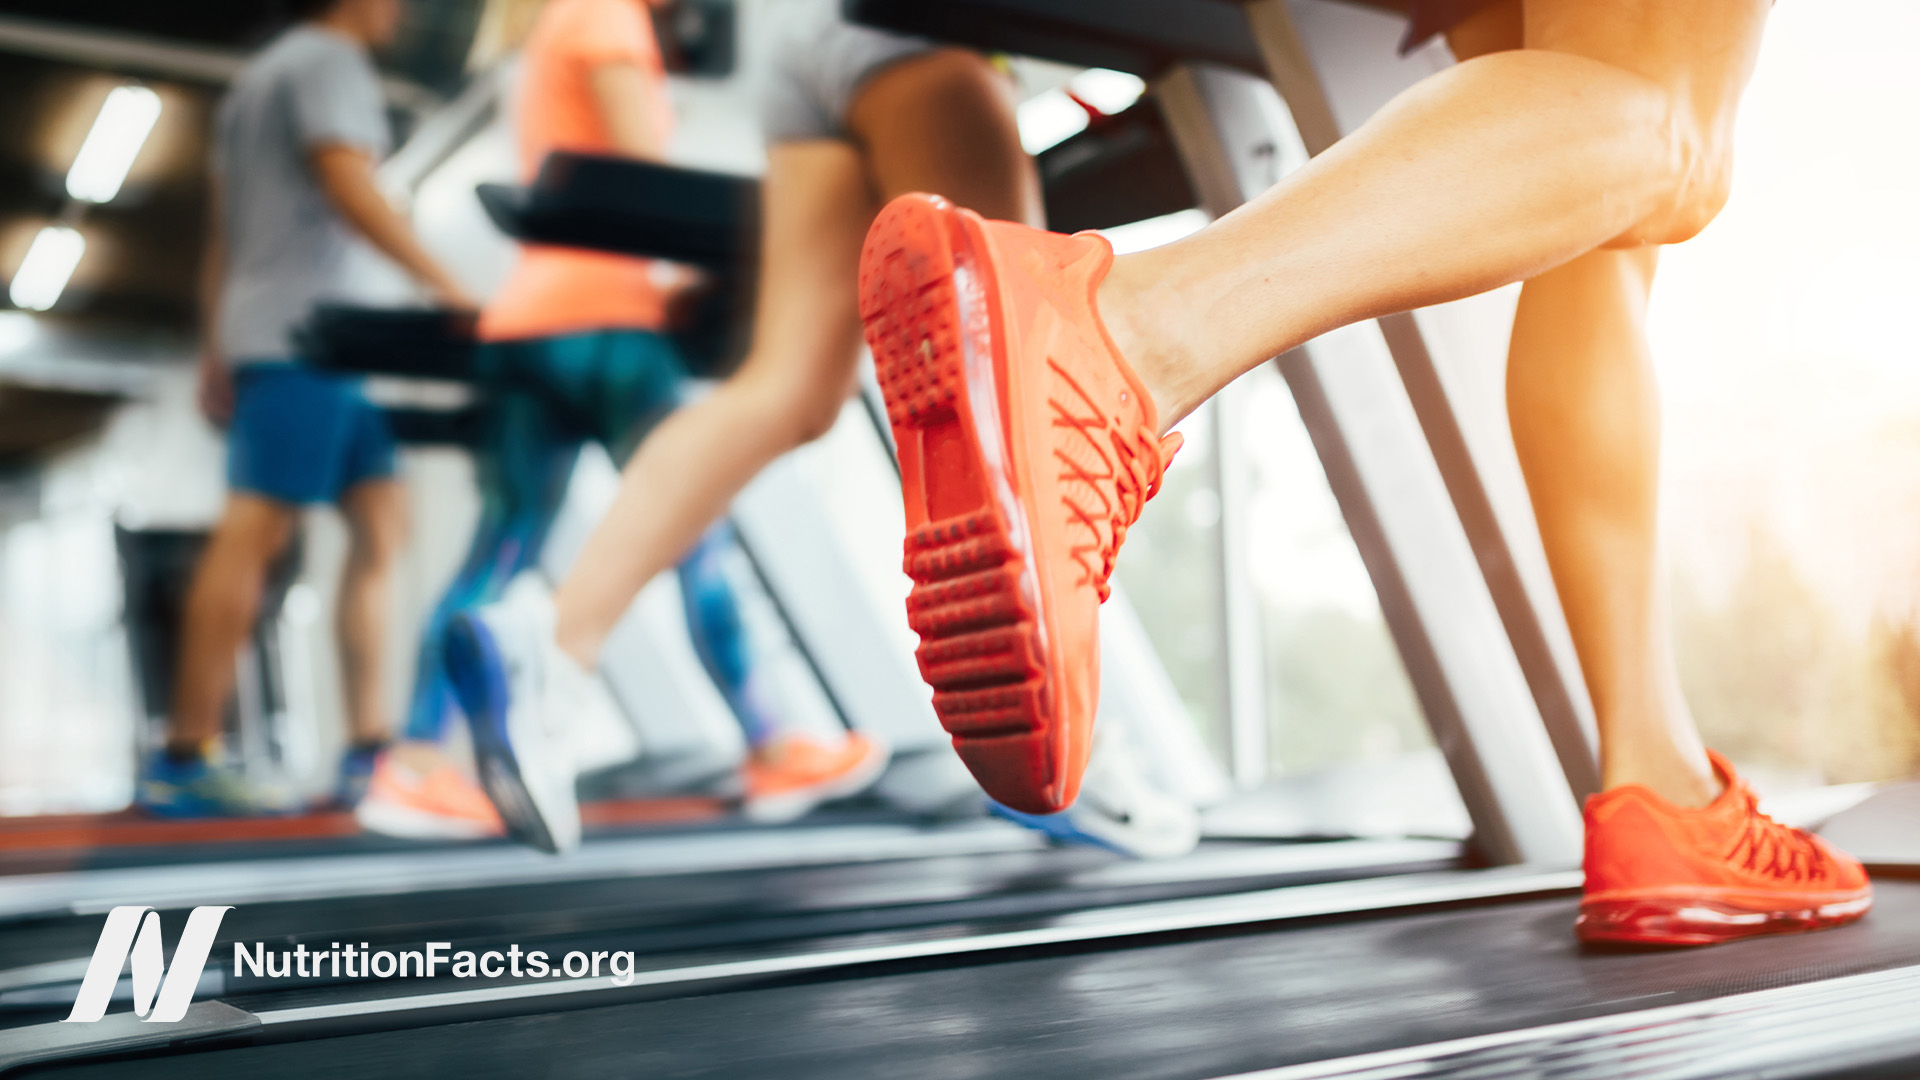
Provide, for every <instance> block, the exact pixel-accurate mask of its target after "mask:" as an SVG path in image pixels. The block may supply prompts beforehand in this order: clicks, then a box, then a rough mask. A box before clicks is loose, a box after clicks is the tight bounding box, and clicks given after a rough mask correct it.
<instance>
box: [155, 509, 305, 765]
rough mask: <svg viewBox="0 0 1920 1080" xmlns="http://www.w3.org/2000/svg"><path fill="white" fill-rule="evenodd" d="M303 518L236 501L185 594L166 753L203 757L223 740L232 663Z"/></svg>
mask: <svg viewBox="0 0 1920 1080" xmlns="http://www.w3.org/2000/svg"><path fill="white" fill-rule="evenodd" d="M296 514H297V511H296V510H295V509H294V508H293V507H291V506H288V505H287V504H285V503H280V502H275V501H273V500H271V499H264V498H261V497H259V496H257V495H246V494H240V493H235V494H233V495H232V496H230V497H229V498H228V499H227V507H226V510H225V511H224V512H223V513H222V515H221V517H220V523H219V524H218V525H217V526H215V527H214V530H213V537H212V539H211V540H209V541H208V543H207V549H206V552H205V553H204V554H203V555H201V556H200V565H199V567H198V568H197V569H196V570H195V571H194V574H193V584H192V585H191V586H190V587H189V590H188V593H187V610H186V617H185V619H184V620H183V623H184V625H183V626H182V627H181V630H180V636H181V640H180V667H179V673H178V675H177V677H176V679H175V681H174V688H173V718H172V728H171V730H170V731H169V732H168V739H167V741H168V746H169V748H170V749H172V750H174V751H176V752H180V753H183V754H184V753H198V752H199V751H201V750H202V749H204V748H205V747H206V746H207V745H208V744H210V743H212V742H213V741H214V740H215V739H217V738H219V736H220V722H221V717H222V714H223V712H224V711H225V709H226V704H227V697H228V695H230V694H232V693H233V680H234V660H235V657H236V656H237V655H238V654H239V652H240V646H241V645H242V644H243V643H244V642H245V641H246V640H247V635H249V634H251V633H252V632H253V621H254V618H255V617H256V615H257V614H258V613H259V610H260V592H261V588H262V586H263V585H264V583H265V581H266V576H267V567H268V566H269V565H270V564H271V563H272V562H273V560H274V558H275V557H276V556H278V555H279V554H280V552H281V551H283V550H285V548H286V546H287V541H288V540H290V539H291V538H292V537H293V527H294V523H295V520H296Z"/></svg>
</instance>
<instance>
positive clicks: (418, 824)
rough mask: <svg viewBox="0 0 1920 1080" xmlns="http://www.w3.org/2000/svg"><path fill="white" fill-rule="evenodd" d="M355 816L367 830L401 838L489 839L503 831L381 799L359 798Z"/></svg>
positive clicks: (464, 819) (475, 822)
mask: <svg viewBox="0 0 1920 1080" xmlns="http://www.w3.org/2000/svg"><path fill="white" fill-rule="evenodd" d="M353 819H354V820H355V821H356V822H358V823H359V824H360V827H361V828H362V829H365V830H366V831H368V832H371V833H379V834H380V835H381V836H391V837H394V838H395V839H398V840H490V839H493V838H495V837H498V836H499V835H501V833H500V830H499V829H497V828H494V827H492V826H488V825H482V824H480V823H479V822H477V821H469V820H468V819H466V818H456V817H448V816H446V815H444V814H436V813H433V812H432V811H430V810H420V809H416V808H415V807H411V806H407V805H405V804H404V803H395V802H385V801H382V800H380V799H362V800H360V805H359V806H357V807H355V808H354V811H353Z"/></svg>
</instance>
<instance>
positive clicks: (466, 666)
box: [442, 572, 624, 852]
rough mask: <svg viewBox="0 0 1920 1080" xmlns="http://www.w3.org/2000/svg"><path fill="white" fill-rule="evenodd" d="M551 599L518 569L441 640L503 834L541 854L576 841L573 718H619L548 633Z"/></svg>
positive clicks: (482, 779)
mask: <svg viewBox="0 0 1920 1080" xmlns="http://www.w3.org/2000/svg"><path fill="white" fill-rule="evenodd" d="M553 625H554V613H553V597H552V595H551V594H550V593H549V592H548V590H547V587H546V585H545V583H543V582H542V581H541V580H540V579H539V577H538V576H537V575H536V574H533V573H531V572H529V573H523V574H521V575H520V576H519V577H517V578H515V579H514V580H513V583H512V584H511V585H509V586H508V587H507V592H506V594H505V595H504V596H502V597H501V599H500V602H499V603H496V604H489V605H487V606H486V607H483V608H480V609H478V610H475V611H471V612H463V613H462V614H460V615H457V616H455V617H454V618H453V619H452V620H451V621H450V622H449V624H448V626H447V630H446V638H445V640H444V641H443V643H442V648H443V650H444V655H445V657H446V665H447V673H448V676H449V678H450V679H451V681H452V683H453V690H454V696H455V697H456V698H458V699H459V701H460V707H461V709H462V710H463V711H464V712H465V713H466V714H467V723H468V724H469V725H471V727H472V729H473V751H474V757H475V759H476V761H477V763H478V765H479V769H480V783H481V785H482V786H483V787H484V788H485V789H486V792H487V796H488V797H489V798H490V799H492V800H493V805H494V807H495V808H496V809H498V810H499V811H500V817H501V818H502V819H503V820H504V821H505V822H506V826H507V832H508V833H509V834H510V835H512V836H513V837H514V838H515V839H516V840H520V841H522V842H524V843H528V844H531V845H533V846H534V847H537V848H540V849H541V850H543V851H551V852H561V851H571V850H573V849H574V848H577V847H579V846H580V801H579V798H578V796H576V794H575V793H574V780H575V779H576V778H577V771H578V770H577V768H576V766H575V761H574V750H573V747H572V745H571V743H570V741H569V737H568V736H569V729H570V727H571V726H572V725H573V724H575V723H592V724H596V725H597V724H599V723H600V722H601V721H603V720H604V721H607V722H610V723H615V724H619V723H623V722H624V721H622V720H620V719H619V709H618V707H617V706H615V705H614V703H613V700H612V697H611V695H609V694H608V693H607V690H606V687H605V686H603V685H602V684H601V683H600V680H599V679H597V678H595V677H594V676H593V675H592V674H590V673H588V672H586V671H584V670H582V669H581V667H580V665H579V664H577V663H575V662H574V661H573V659H572V658H571V657H569V656H567V654H566V653H564V652H562V651H561V649H560V646H559V645H558V644H556V643H555V641H554V637H553Z"/></svg>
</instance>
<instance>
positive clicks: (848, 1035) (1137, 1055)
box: [32, 881, 1920, 1080]
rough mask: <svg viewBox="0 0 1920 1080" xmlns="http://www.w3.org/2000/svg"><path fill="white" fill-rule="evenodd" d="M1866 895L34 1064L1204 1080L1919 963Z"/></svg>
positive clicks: (1890, 914)
mask: <svg viewBox="0 0 1920 1080" xmlns="http://www.w3.org/2000/svg"><path fill="white" fill-rule="evenodd" d="M1878 887H1879V905H1878V907H1877V909H1876V910H1875V912H1874V914H1873V915H1871V916H1869V917H1868V918H1867V919H1866V920H1865V921H1864V922H1862V923H1860V924H1858V925H1855V926H1851V927H1846V928H1842V929H1839V930H1832V931H1827V932H1824V933H1819V934H1808V935H1802V936H1794V937H1783V938H1775V939H1770V940H1757V941H1749V942H1743V943H1739V944H1734V945H1725V946H1719V947H1716V948H1713V949H1707V950H1698V951H1675V952H1642V953H1582V952H1581V951H1580V950H1579V949H1578V948H1577V947H1576V946H1575V944H1574V941H1573V937H1572V934H1571V932H1570V926H1571V923H1572V919H1573V914H1574V909H1575V904H1574V902H1573V901H1571V900H1557V899H1556V900H1543V901H1533V902H1527V903H1516V904H1501V905H1494V906H1486V907H1471V908H1463V909H1457V910H1448V911H1434V912H1424V913H1418V914H1412V915H1404V916H1399V917H1392V918H1375V919H1363V920H1355V921H1336V922H1331V923H1324V924H1320V925H1302V926H1299V927H1296V928H1288V929H1284V930H1279V931H1274V932H1269V933H1264V934H1227V935H1221V936H1209V937H1202V938H1199V939H1196V940H1187V941H1177V942H1173V943H1160V944H1151V945H1144V946H1139V947H1134V948H1117V949H1107V950H1104V951H1088V952H1079V953H1074V954H1069V955H1035V956H1029V957H1027V958H1024V959H1017V960H1012V961H1007V962H1000V963H979V964H973V965H966V964H963V965H960V966H949V967H940V968H930V969H928V970H909V971H904V972H898V973H890V974H882V975H867V976H866V977H858V978H845V979H842V980H838V981H835V980H829V981H823V982H808V981H800V980H795V981H793V982H791V983H789V984H785V985H779V984H776V985H771V986H763V987H760V988H757V989H750V990H741V991H737V992H732V993H717V994H711V995H707V996H692V997H686V998H680V999H671V1000H663V1001H651V1002H643V1003H637V1004H631V1005H622V1006H614V1007H608V1008H601V1009H590V1010H582V1011H577V1012H564V1013H552V1014H546V1015H538V1016H524V1017H515V1018H511V1019H504V1020H493V1021H483V1022H475V1023H467V1024H455V1025H447V1026H443V1027H437V1028H425V1029H414V1030H408V1031H390V1032H382V1033H377V1034H366V1035H349V1036H343V1037H339V1038H334V1039H326V1040H319V1041H309V1042H303V1043H297V1044H289V1045H282V1046H255V1047H242V1048H236V1049H227V1050H217V1051H210V1052H207V1053H203V1054H194V1055H186V1056H180V1057H172V1058H162V1059H145V1060H139V1061H130V1062H120V1063H109V1062H102V1063H91V1064H76V1065H72V1066H67V1067H55V1068H49V1069H46V1070H43V1071H39V1072H35V1073H33V1074H32V1075H42V1076H62V1077H118V1076H129V1075H135V1074H137V1075H140V1076H142V1077H149V1076H151V1077H203V1076H207V1075H272V1076H274V1077H275V1078H276V1080H289V1078H292V1077H301V1076H319V1075H352V1074H355V1073H363V1072H376V1073H381V1074H385V1073H391V1072H401V1071H407V1070H408V1069H409V1068H410V1067H411V1069H412V1071H416V1072H418V1071H422V1070H425V1069H428V1068H431V1069H432V1070H434V1071H436V1072H439V1073H450V1074H451V1073H459V1074H463V1075H466V1076H470V1077H490V1076H525V1075H530V1074H538V1075H546V1076H579V1077H602V1076H633V1075H644V1076H648V1077H760V1076H764V1077H781V1078H793V1080H800V1078H814V1077H818V1078H821V1080H827V1078H833V1080H840V1078H843V1077H846V1076H849V1075H852V1076H914V1077H918V1078H928V1080H933V1078H941V1077H954V1078H959V1077H981V1076H994V1077H1001V1076H1048V1077H1052V1076H1098V1077H1103V1078H1111V1080H1133V1078H1142V1080H1144V1078H1149V1077H1151V1078H1156V1080H1160V1078H1171V1080H1180V1078H1188V1080H1202V1078H1211V1077H1221V1076H1228V1075H1232V1074H1235V1073H1242V1072H1250V1071H1255V1070H1259V1069H1265V1068H1272V1067H1275V1066H1282V1065H1289V1064H1295V1063H1301V1062H1310V1061H1318V1060H1323V1059H1327V1058H1338V1057H1346V1056H1349V1055H1356V1054H1362V1053H1366V1052H1370V1051H1379V1050H1384V1049H1391V1048H1394V1047H1404V1046H1416V1045H1420V1044H1425V1043H1431V1042H1440V1041H1443V1040H1449V1039H1459V1038H1465V1037H1469V1036H1475V1035H1484V1034H1490V1033H1494V1032H1502V1031H1508V1030H1511V1029H1515V1028H1527V1027H1537V1026H1541V1025H1546V1024H1553V1023H1560V1022H1566V1021H1570V1020H1579V1019H1582V1018H1586V1017H1594V1016H1603V1015H1608V1014H1613V1013H1622V1012H1631V1011H1638V1010H1646V1009H1656V1008H1660V1007H1664V1006H1672V1005H1680V1004H1685V1003H1687V1002H1692V1001H1701V1000H1705V999H1708V998H1713V997H1718V996H1722V995H1727V994H1737V993H1744V992H1748V991H1755V990H1765V989H1769V988H1773V987H1781V986H1790V985H1794V984H1798V983H1807V982H1813V981H1816V980H1821V979H1832V978H1839V977H1843V976H1848V975H1855V974H1860V973H1865V972H1873V971H1884V970H1890V969H1894V968H1900V967H1907V966H1912V965H1916V964H1920V884H1916V883H1911V882H1898V881H1883V882H1880V883H1879V886H1878ZM1395 1075H1404V1074H1401V1073H1396V1074H1395ZM1596 1075H1598V1074H1596ZM1609 1075H1622V1074H1621V1073H1619V1072H1614V1073H1611V1074H1609Z"/></svg>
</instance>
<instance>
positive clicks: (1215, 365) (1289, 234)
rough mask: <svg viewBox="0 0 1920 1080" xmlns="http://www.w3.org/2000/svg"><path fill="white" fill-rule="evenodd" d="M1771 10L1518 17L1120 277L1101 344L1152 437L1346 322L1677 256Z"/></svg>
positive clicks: (1106, 296) (1605, 2)
mask: <svg viewBox="0 0 1920 1080" xmlns="http://www.w3.org/2000/svg"><path fill="white" fill-rule="evenodd" d="M1768 6H1769V0H1526V3H1525V11H1526V37H1525V43H1526V46H1527V47H1526V48H1524V49H1519V50H1513V51H1507V52H1498V53H1493V54H1490V55H1487V56H1482V57H1479V58H1476V59H1472V60H1468V61H1467V62H1465V63H1462V64H1460V65H1458V66H1457V67H1454V68H1452V69H1450V70H1448V71H1445V72H1442V73H1440V74H1438V75H1435V76H1433V77H1431V78H1429V79H1426V80H1425V81H1423V82H1421V83H1420V84H1419V85H1417V86H1415V87H1413V88H1411V89H1409V90H1407V91H1406V92H1404V93H1402V94H1401V95H1400V96H1399V97H1398V98H1396V99H1395V100H1394V101H1393V102H1391V103H1389V104H1388V105H1387V107H1386V108H1384V109H1383V110H1381V112H1380V113H1379V114H1378V115H1377V116H1375V117H1374V118H1373V119H1372V120H1370V121H1368V123H1367V124H1366V125H1365V126H1364V127H1362V128H1361V129H1360V130H1358V131H1356V132H1355V133H1354V134H1352V135H1350V136H1348V137H1347V138H1346V139H1344V140H1342V141H1341V142H1340V143H1338V144H1337V145H1335V146H1334V147H1333V148H1332V149H1330V150H1328V151H1327V152H1326V153H1324V154H1322V155H1320V156H1319V157H1318V158H1316V159H1315V160H1314V161H1313V162H1311V163H1310V164H1308V165H1307V166H1306V167H1304V168H1302V169H1300V170H1299V171H1298V172H1297V173H1295V174H1294V175H1293V176H1291V177H1289V178H1288V179H1287V180H1286V181H1284V182H1282V183H1281V184H1279V185H1278V186H1276V187H1275V188H1274V189H1273V190H1272V191H1269V192H1267V193H1266V194H1264V195H1262V196H1261V197H1260V198H1258V199H1255V200H1254V201H1253V202H1251V203H1249V204H1248V205H1247V206H1244V207H1242V208H1240V209H1239V210H1237V211H1235V212H1234V213H1232V214H1229V215H1228V216H1226V217H1225V218H1222V219H1221V220H1220V221H1219V222H1218V223H1216V224H1215V225H1213V226H1212V227H1210V228H1208V229H1206V230H1203V231H1202V232H1200V233H1198V234H1196V235H1195V236H1193V237H1190V238H1189V239H1187V240H1184V241H1182V242H1180V243H1177V244H1172V245H1168V246H1167V247H1165V248H1160V249H1157V250H1155V251H1149V252H1142V253H1140V254H1139V255H1135V256H1130V257H1128V258H1124V259H1121V260H1119V261H1118V262H1117V263H1116V264H1115V267H1114V270H1113V273H1112V274H1111V275H1110V276H1109V277H1108V278H1107V280H1106V282H1105V284H1104V285H1103V286H1102V287H1101V292H1100V304H1101V310H1102V312H1103V314H1104V316H1105V318H1106V320H1107V322H1108V326H1109V329H1110V330H1111V331H1112V333H1113V336H1114V339H1115V341H1116V342H1117V343H1118V344H1119V346H1120V347H1121V350H1122V351H1123V352H1124V353H1125V354H1126V355H1127V357H1128V358H1129V359H1130V360H1131V361H1132V362H1133V364H1134V367H1135V368H1136V370H1137V371H1138V372H1139V374H1140V376H1141V377H1142V378H1143V379H1144V380H1145V382H1146V383H1147V386H1148V388H1149V390H1150V391H1151V392H1152V393H1153V395H1154V398H1155V400H1156V402H1157V403H1158V405H1159V407H1160V408H1159V415H1160V418H1161V421H1162V423H1164V424H1167V425H1171V424H1172V423H1173V422H1174V421H1176V420H1178V419H1179V418H1180V417H1182V416H1184V415H1185V414H1186V413H1188V412H1190V411H1192V409H1193V408H1194V407H1195V406H1197V405H1198V404H1199V403H1200V402H1201V401H1204V400H1206V398H1207V397H1208V396H1209V395H1211V394H1212V393H1214V392H1215V391H1217V390H1218V389H1219V388H1220V387H1222V386H1224V385H1226V384H1227V383H1228V382H1230V381H1232V380H1233V379H1234V378H1235V377H1237V376H1238V375H1239V374H1241V373H1242V372H1244V371H1246V370H1248V369H1250V368H1252V367H1253V366H1255V365H1258V364H1260V363H1262V362H1264V361H1265V360H1266V359H1267V358H1268V357H1271V356H1273V355H1276V354H1277V353H1280V352H1282V351H1284V350H1286V349H1288V348H1291V347H1293V346H1294V345H1297V344H1299V343H1301V342H1303V341H1306V340H1308V339H1310V338H1312V337H1314V336H1315V335H1317V334H1320V333H1323V332H1325V331H1327V330H1330V329H1333V328H1334V327H1337V326H1342V325H1345V324H1347V323H1351V322H1356V321H1359V320H1361V319H1366V318H1371V317H1374V316H1377V315H1383V314H1387V313H1389V312H1393V311H1400V310H1405V309H1409V308H1415V307H1422V306H1425V305H1428V304H1435V303H1440V302H1442V301H1446V300H1453V299H1458V298H1460V297H1463V296H1469V295H1472V294H1474V293H1478V292H1482V291H1485V290H1486V289H1490V288H1493V287H1495V286H1498V285H1502V284H1506V283H1508V282H1512V281H1518V280H1525V279H1528V278H1533V277H1538V276H1539V275H1541V274H1543V273H1545V272H1546V271H1548V270H1550V269H1552V268H1553V267H1555V266H1559V265H1560V264H1562V263H1565V262H1567V261H1568V260H1570V259H1572V258H1574V257H1576V256H1579V255H1582V254H1584V253H1586V252H1588V251H1591V250H1593V249H1594V248H1597V247H1601V246H1603V245H1620V246H1632V245H1636V244H1640V243H1677V242H1679V241H1681V240H1684V239H1686V238H1687V237H1689V236H1691V235H1693V233H1695V232H1697V231H1698V230H1699V229H1700V228H1701V227H1703V226H1704V225H1705V224H1706V222H1708V221H1709V220H1711V219H1712V217H1713V215H1714V214H1715V213H1717V212H1718V210H1719V207H1720V205H1721V204H1722V203H1723V202H1724V201H1725V192H1726V182H1727V173H1728V169H1729V163H1730V144H1731V138H1732V126H1733V120H1734V113H1735V109H1736V107H1737V105H1738V100H1739V95H1740V91H1741V90H1742V89H1743V88H1744V86H1745V84H1746V80H1747V77H1748V75H1749V74H1750V73H1751V70H1752V66H1753V60H1754V55H1755V53H1756V51H1757V49H1758V46H1759V40H1760V32H1761V29H1762V27H1763V25H1764V22H1765V18H1766V13H1767V10H1768Z"/></svg>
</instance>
